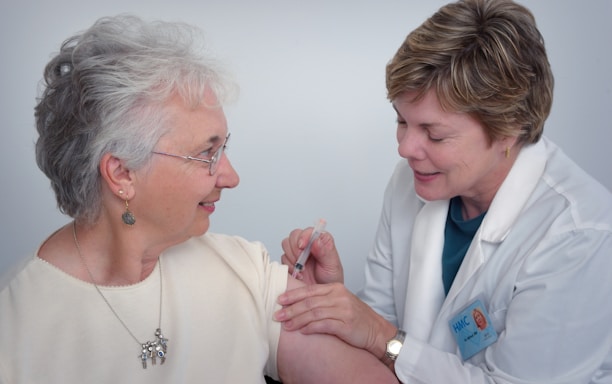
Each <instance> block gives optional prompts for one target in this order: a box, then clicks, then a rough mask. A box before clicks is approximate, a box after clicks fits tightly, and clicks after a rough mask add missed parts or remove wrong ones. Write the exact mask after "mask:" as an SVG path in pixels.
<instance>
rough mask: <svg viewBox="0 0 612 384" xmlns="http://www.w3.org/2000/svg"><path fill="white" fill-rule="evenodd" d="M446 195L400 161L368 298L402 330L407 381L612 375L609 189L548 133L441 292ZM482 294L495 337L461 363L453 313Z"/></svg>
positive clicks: (582, 379)
mask: <svg viewBox="0 0 612 384" xmlns="http://www.w3.org/2000/svg"><path fill="white" fill-rule="evenodd" d="M447 212H448V201H433V202H424V201H422V200H420V199H419V198H418V197H417V196H416V194H415V191H414V186H413V177H412V171H411V169H410V168H409V167H408V164H407V161H405V160H402V161H401V162H400V163H399V164H398V166H397V168H396V170H395V172H394V174H393V176H392V178H391V180H390V182H389V185H388V186H387V189H386V191H385V198H384V206H383V210H382V214H381V219H380V223H379V228H378V232H377V235H376V241H375V244H374V247H373V249H372V251H371V252H370V255H369V256H368V261H367V266H366V271H365V272H366V276H365V279H366V281H365V287H364V289H363V290H362V291H361V292H360V294H359V295H360V297H361V298H362V299H363V300H364V301H365V302H366V303H368V304H369V305H370V306H372V307H373V308H374V309H375V310H376V311H377V312H378V313H380V314H381V315H383V316H384V317H385V318H386V319H388V320H389V321H391V322H392V323H394V324H395V325H396V326H398V327H400V328H402V329H404V330H405V331H406V333H407V337H406V341H405V343H404V347H403V348H402V350H401V353H400V355H399V356H398V359H397V361H396V363H395V370H396V373H397V376H398V377H399V379H400V380H401V381H402V382H406V383H428V384H431V383H443V384H449V383H470V384H473V383H536V382H537V383H572V384H574V383H604V382H605V383H610V382H612V194H611V193H610V191H608V190H607V189H606V188H604V187H603V186H602V185H600V184H599V183H597V182H596V181H595V180H594V179H592V178H591V177H590V176H588V175H587V174H586V173H585V172H584V171H582V170H581V169H580V168H579V167H578V166H577V165H576V164H574V163H573V162H572V161H571V160H570V159H569V158H568V157H567V156H566V155H565V154H564V153H563V152H562V151H561V150H560V149H559V148H558V147H556V146H555V145H554V144H553V143H552V142H550V141H549V140H547V139H546V138H543V139H542V140H541V141H540V142H539V143H537V144H534V145H530V146H526V147H524V148H523V149H522V150H521V152H520V154H519V156H518V158H517V160H516V162H515V164H514V166H513V168H512V170H511V171H510V173H509V174H508V176H507V177H506V180H505V181H504V183H503V184H502V186H501V187H500V189H499V191H498V192H497V194H496V196H495V198H494V200H493V202H492V203H491V206H490V208H489V210H488V212H487V214H486V215H485V217H484V219H483V221H482V224H481V226H480V228H479V229H478V231H477V233H476V235H475V236H474V239H473V241H472V244H471V246H470V248H469V249H468V251H467V254H466V256H465V259H464V261H463V263H462V265H461V267H460V269H459V271H458V273H457V276H456V278H455V281H454V283H453V285H452V287H451V289H450V291H449V293H448V296H447V297H444V290H443V285H442V277H441V276H442V270H441V269H442V268H441V255H442V247H443V242H444V233H443V231H444V226H445V222H446V215H447ZM476 299H480V300H481V301H482V303H484V305H485V307H486V309H487V311H488V313H489V316H490V317H491V322H492V323H493V325H494V328H495V330H496V331H497V334H498V340H497V342H496V343H494V344H492V345H491V346H489V347H488V348H486V349H484V350H483V351H481V352H479V353H477V354H476V355H474V356H473V357H472V358H470V359H469V360H467V361H463V360H462V358H461V354H460V353H459V349H458V346H457V344H456V342H455V339H454V337H453V335H452V332H451V330H450V328H449V320H450V319H451V318H452V317H453V316H455V315H456V314H457V313H458V312H459V311H460V310H461V309H463V308H464V307H466V306H468V305H470V304H472V303H473V302H474V301H475V300H476Z"/></svg>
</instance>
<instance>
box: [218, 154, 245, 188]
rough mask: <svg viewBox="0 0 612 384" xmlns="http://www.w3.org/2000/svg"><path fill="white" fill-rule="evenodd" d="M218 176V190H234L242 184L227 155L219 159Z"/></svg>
mask: <svg viewBox="0 0 612 384" xmlns="http://www.w3.org/2000/svg"><path fill="white" fill-rule="evenodd" d="M216 176H217V187H218V188H234V187H235V186H237V185H238V183H239V182H240V177H239V176H238V172H236V170H235V169H234V167H233V166H232V163H231V162H230V161H229V158H228V157H227V154H225V153H223V156H221V159H219V167H218V168H217V175H216Z"/></svg>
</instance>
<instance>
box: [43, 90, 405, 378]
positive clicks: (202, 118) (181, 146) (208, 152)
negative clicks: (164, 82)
mask: <svg viewBox="0 0 612 384" xmlns="http://www.w3.org/2000/svg"><path fill="white" fill-rule="evenodd" d="M205 101H207V102H208V103H207V105H214V104H215V101H216V100H215V99H214V95H213V94H212V93H208V94H207V100H205ZM165 108H166V109H167V112H168V115H169V117H170V119H169V124H170V126H171V127H172V128H171V130H170V132H169V133H167V134H166V135H164V136H163V137H162V138H161V139H160V140H159V142H158V143H157V145H156V147H155V150H156V151H164V152H168V153H173V154H180V155H191V156H195V157H204V158H210V157H211V156H212V154H213V153H214V152H215V151H216V150H217V149H218V148H219V146H220V145H223V143H224V140H225V137H226V135H227V122H226V119H225V115H224V113H223V110H222V109H221V108H216V109H215V108H207V107H205V106H201V107H198V108H195V109H192V108H187V107H186V106H185V104H184V103H183V102H182V101H181V99H179V98H178V97H174V98H173V99H171V100H169V102H168V103H167V104H166V106H165ZM100 173H101V177H102V179H103V182H102V200H103V201H102V207H103V208H102V211H101V213H100V217H99V219H98V220H97V221H96V222H95V223H94V224H93V225H91V226H85V225H81V224H79V223H78V220H77V236H78V240H79V243H80V247H81V250H82V254H83V258H84V260H85V263H86V264H87V266H88V267H89V269H90V270H91V272H92V275H93V278H94V281H95V283H96V284H98V285H128V284H135V283H138V282H140V281H142V280H143V279H145V278H146V277H147V276H148V275H149V274H150V273H151V272H152V270H153V269H154V267H155V263H156V262H157V258H158V256H159V254H160V253H161V252H162V251H163V250H165V249H166V248H168V247H170V246H172V245H175V244H178V243H181V242H183V241H185V240H187V239H189V238H190V237H192V236H200V235H202V234H204V233H205V232H206V231H207V230H208V228H209V226H210V216H211V215H212V214H213V213H214V211H215V203H216V202H217V201H219V199H220V197H221V192H222V191H223V189H225V188H233V187H235V186H237V185H238V183H239V177H238V174H237V173H236V171H235V170H234V168H233V167H232V165H231V163H230V161H229V159H228V158H227V156H226V155H225V154H224V155H223V156H222V157H221V159H220V161H219V164H218V168H217V171H216V173H215V174H214V175H213V176H211V175H210V174H209V166H208V164H206V163H202V162H198V161H192V160H185V159H180V158H175V157H168V156H163V155H153V158H152V159H151V163H150V164H149V166H147V167H145V168H144V169H140V170H131V169H128V168H126V167H125V165H124V162H123V161H122V160H120V159H118V158H116V157H114V156H112V155H111V154H106V155H104V156H103V158H102V160H101V161H100ZM120 191H122V193H121V192H120ZM126 198H127V199H128V202H129V208H130V210H131V211H132V212H133V213H134V215H135V216H136V224H135V225H134V226H126V225H125V224H124V223H123V222H122V221H121V219H120V217H121V214H122V213H123V212H124V210H125V199H126ZM38 256H39V257H40V258H42V259H44V260H46V261H48V262H49V263H51V264H53V265H55V266H57V267H58V268H60V269H62V270H63V271H65V272H67V273H69V274H71V275H73V276H75V277H77V278H79V279H81V280H84V281H87V282H90V283H93V281H92V280H91V278H90V277H89V274H88V272H87V270H86V269H85V268H84V266H83V262H82V260H81V259H80V257H79V254H78V252H77V249H76V246H75V244H74V240H73V237H72V225H67V226H65V227H63V228H61V229H60V230H58V231H57V232H56V233H54V234H53V235H51V237H50V238H49V239H48V240H47V241H46V242H45V244H43V246H42V247H41V249H40V252H39V255H38ZM287 284H288V285H287V286H288V288H289V289H295V288H299V287H301V286H303V285H304V284H303V283H302V282H299V281H297V280H295V279H293V278H291V276H288V283H287ZM296 362H301V363H300V364H297V363H296ZM277 363H278V364H277V365H278V369H279V375H280V377H281V379H282V381H283V382H284V383H319V384H320V383H342V382H350V383H398V381H397V379H396V377H395V375H393V374H392V373H391V372H390V371H389V370H388V369H386V367H385V366H384V365H383V364H381V363H380V361H378V359H377V358H376V357H374V356H373V355H371V354H369V353H368V352H366V351H365V350H361V349H357V348H354V347H352V346H350V345H349V344H346V343H345V342H343V341H342V340H340V339H338V338H337V337H334V336H331V335H312V336H308V335H305V334H301V333H298V332H288V331H286V330H284V329H281V335H280V339H279V346H278V362H277ZM262 375H263V372H262Z"/></svg>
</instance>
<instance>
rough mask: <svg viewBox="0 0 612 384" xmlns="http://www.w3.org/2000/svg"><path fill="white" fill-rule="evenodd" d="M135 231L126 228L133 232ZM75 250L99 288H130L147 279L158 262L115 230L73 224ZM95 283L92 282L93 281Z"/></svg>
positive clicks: (90, 278) (88, 274) (88, 277)
mask: <svg viewBox="0 0 612 384" xmlns="http://www.w3.org/2000/svg"><path fill="white" fill-rule="evenodd" d="M131 229H132V228H127V229H126V231H130V230H131ZM73 230H74V232H73V237H74V247H75V248H76V251H77V254H79V258H80V259H81V260H82V262H83V264H84V266H86V267H87V269H89V271H90V273H87V275H86V277H87V279H86V280H87V281H89V282H91V283H94V284H97V285H131V284H136V283H138V282H140V281H142V280H144V279H145V278H147V277H148V276H149V275H150V274H151V272H152V271H153V269H154V268H155V265H156V263H157V261H158V259H159V253H157V254H151V253H147V252H146V251H143V250H142V248H141V249H139V247H138V243H137V241H135V240H134V239H132V238H130V237H128V236H126V234H125V233H121V228H120V229H119V231H114V230H113V229H110V230H108V229H105V228H100V227H99V224H98V225H94V226H91V227H88V226H84V225H79V224H76V223H74V224H73ZM91 280H93V281H91Z"/></svg>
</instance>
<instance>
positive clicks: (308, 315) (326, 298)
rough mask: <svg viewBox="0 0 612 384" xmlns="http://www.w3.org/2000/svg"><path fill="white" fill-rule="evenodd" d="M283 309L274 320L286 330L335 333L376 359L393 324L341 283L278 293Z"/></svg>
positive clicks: (308, 332)
mask: <svg viewBox="0 0 612 384" xmlns="http://www.w3.org/2000/svg"><path fill="white" fill-rule="evenodd" d="M278 302H279V304H281V305H283V307H284V308H283V309H281V310H279V311H277V312H276V313H275V315H274V319H275V320H277V321H281V322H283V328H284V329H285V330H288V331H294V330H300V332H302V333H304V334H314V333H324V334H331V335H336V336H337V337H339V338H340V339H342V340H344V341H345V342H347V343H348V344H351V345H353V346H355V347H357V348H362V349H365V350H368V351H369V352H371V353H372V354H374V355H375V356H377V357H378V358H379V359H380V358H382V357H383V356H384V354H385V347H386V342H387V340H390V339H391V338H392V337H393V336H394V335H395V332H396V330H397V329H396V327H395V326H394V325H393V324H391V323H389V322H388V321H387V320H385V319H384V318H383V317H382V316H380V315H379V314H377V313H376V312H374V310H372V309H371V308H370V307H369V306H368V305H367V304H365V303H364V302H363V301H361V300H360V299H359V298H358V297H357V296H355V295H354V294H353V293H351V292H350V291H349V290H348V289H346V287H345V286H344V285H342V284H338V283H333V284H316V285H307V286H304V287H301V288H297V289H294V290H290V291H287V292H285V293H283V294H282V295H280V296H279V298H278Z"/></svg>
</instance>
